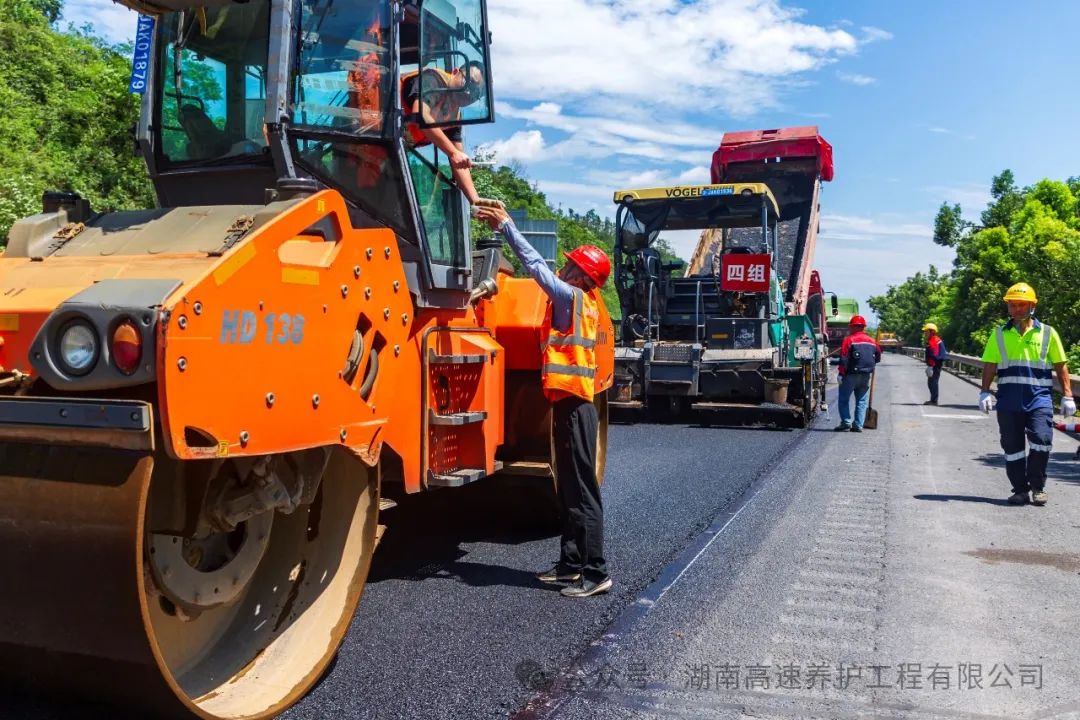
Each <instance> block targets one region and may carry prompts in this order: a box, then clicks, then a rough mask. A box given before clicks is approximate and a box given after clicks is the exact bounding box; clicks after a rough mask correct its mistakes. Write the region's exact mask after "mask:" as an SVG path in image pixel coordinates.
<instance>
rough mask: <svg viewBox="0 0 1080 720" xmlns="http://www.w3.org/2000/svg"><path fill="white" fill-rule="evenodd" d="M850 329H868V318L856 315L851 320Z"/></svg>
mask: <svg viewBox="0 0 1080 720" xmlns="http://www.w3.org/2000/svg"><path fill="white" fill-rule="evenodd" d="M848 327H866V318H864V317H863V316H862V315H856V316H855V317H853V318H851V322H849V323H848Z"/></svg>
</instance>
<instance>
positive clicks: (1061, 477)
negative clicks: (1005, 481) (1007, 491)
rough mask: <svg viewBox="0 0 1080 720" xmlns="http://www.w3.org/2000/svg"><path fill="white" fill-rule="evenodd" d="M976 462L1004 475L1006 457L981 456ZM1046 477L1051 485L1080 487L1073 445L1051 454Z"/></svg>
mask: <svg viewBox="0 0 1080 720" xmlns="http://www.w3.org/2000/svg"><path fill="white" fill-rule="evenodd" d="M975 460H976V461H977V462H980V463H982V464H983V465H986V466H987V467H994V468H1000V469H1001V472H1002V474H1004V472H1005V457H1004V456H1003V455H1001V454H1000V453H992V454H987V455H980V456H978V457H977V458H975ZM1046 477H1047V484H1049V485H1052V484H1053V483H1055V482H1064V483H1070V484H1072V485H1080V460H1077V459H1076V454H1075V450H1074V449H1073V447H1072V444H1071V443H1070V444H1069V449H1067V450H1060V451H1057V452H1051V453H1050V460H1049V462H1047V463H1046Z"/></svg>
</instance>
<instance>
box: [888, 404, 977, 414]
mask: <svg viewBox="0 0 1080 720" xmlns="http://www.w3.org/2000/svg"><path fill="white" fill-rule="evenodd" d="M891 404H892V405H910V406H913V407H925V408H926V409H927V410H932V409H933V408H939V409H940V408H947V409H949V410H971V411H975V412H978V410H979V406H978V405H976V404H975V403H938V404H937V405H927V404H926V403H921V402H913V403H905V402H894V403H891Z"/></svg>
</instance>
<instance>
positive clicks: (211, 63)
mask: <svg viewBox="0 0 1080 720" xmlns="http://www.w3.org/2000/svg"><path fill="white" fill-rule="evenodd" d="M268 10H269V3H247V4H229V5H223V6H220V7H207V8H202V9H200V10H198V11H183V12H175V13H170V14H168V15H165V16H164V17H163V18H162V19H161V21H160V27H161V30H160V33H161V35H160V37H159V42H158V43H157V48H158V57H157V62H156V68H157V72H158V78H157V83H156V88H157V92H158V93H160V96H161V97H160V102H158V103H157V108H158V117H157V118H156V122H155V123H154V126H155V129H156V130H155V131H156V134H157V135H158V141H157V143H156V144H157V147H158V155H159V158H160V159H161V160H162V162H163V164H164V165H166V166H168V165H182V164H192V165H200V164H213V163H217V162H221V161H226V162H243V161H254V160H258V159H261V158H268V152H267V149H266V138H265V136H264V134H263V122H264V114H265V108H266V91H267V74H266V57H267V33H268V31H269V12H268Z"/></svg>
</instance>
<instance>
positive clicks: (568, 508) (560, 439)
mask: <svg viewBox="0 0 1080 720" xmlns="http://www.w3.org/2000/svg"><path fill="white" fill-rule="evenodd" d="M476 215H477V217H478V218H479V219H480V220H482V221H484V222H487V223H488V224H489V225H490V226H491V228H492V229H493V230H496V231H497V232H501V233H502V235H503V237H504V238H505V239H506V242H507V244H508V245H509V246H510V249H511V250H513V251H514V254H515V255H517V257H518V259H519V260H521V264H522V265H523V266H524V267H525V270H526V271H527V272H528V273H529V274H530V275H531V276H532V278H533V279H534V280H536V282H537V283H538V284H539V285H540V287H541V288H543V290H544V292H545V293H547V296H548V305H547V311H546V313H545V315H544V325H543V329H542V330H541V338H543V345H542V348H543V352H544V357H543V361H542V364H541V370H540V376H541V382H542V384H543V387H544V395H545V396H546V397H547V399H548V402H550V403H551V406H552V418H553V420H552V429H553V431H554V435H555V477H556V486H557V488H558V495H559V507H560V511H561V513H560V514H561V516H562V527H563V531H562V545H561V548H560V552H559V560H558V562H556V563H555V564H554V565H553V566H552V567H551V569H550V570H545V571H543V572H541V573H539V574H537V576H536V578H537V579H538V580H540V581H541V582H545V583H572V584H570V585H568V586H567V587H564V588H563V589H562V591H561V592H562V594H563V595H565V596H567V597H575V598H583V597H590V596H592V595H599V594H600V593H604V592H607V591H608V590H610V589H611V585H612V581H611V577H610V576H609V575H608V569H607V562H606V561H605V560H604V506H603V502H602V500H601V497H600V484H599V482H598V481H597V477H596V440H597V435H598V432H599V417H598V416H597V413H596V406H595V405H594V404H593V392H594V388H595V386H594V382H595V379H596V350H595V347H596V337H597V333H598V332H599V326H600V308H599V300H598V297H597V293H596V292H594V290H596V289H597V288H600V287H603V285H604V283H605V282H607V279H608V275H610V274H611V261H610V260H609V259H608V256H607V254H606V253H605V252H604V251H603V250H601V249H600V248H598V247H596V246H594V245H582V246H581V247H577V248H574V249H573V250H571V251H570V252H568V253H566V259H567V262H566V264H565V265H563V267H562V269H561V270H560V271H559V274H558V276H556V275H555V273H553V272H552V271H551V269H550V268H548V266H547V263H546V262H544V259H543V258H542V257H540V254H539V253H537V252H536V250H534V249H533V247H532V246H531V245H529V243H528V241H526V240H525V238H524V237H522V235H521V233H520V232H518V229H517V228H516V227H515V226H514V222H513V220H511V219H510V216H509V215H507V213H506V211H505V210H503V209H502V208H498V207H480V208H477V211H476Z"/></svg>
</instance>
